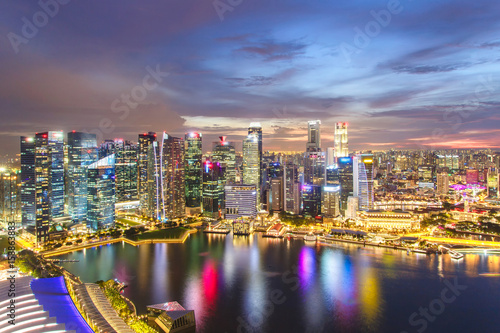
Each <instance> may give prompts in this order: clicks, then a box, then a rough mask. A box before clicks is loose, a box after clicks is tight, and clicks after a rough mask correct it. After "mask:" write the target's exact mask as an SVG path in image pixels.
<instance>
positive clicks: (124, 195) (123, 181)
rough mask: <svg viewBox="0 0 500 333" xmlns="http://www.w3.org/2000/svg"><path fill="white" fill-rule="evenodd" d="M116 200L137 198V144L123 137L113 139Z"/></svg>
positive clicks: (122, 200)
mask: <svg viewBox="0 0 500 333" xmlns="http://www.w3.org/2000/svg"><path fill="white" fill-rule="evenodd" d="M113 150H114V154H115V176H116V178H115V184H116V202H124V201H132V200H137V198H138V196H137V181H138V175H137V171H138V164H137V145H136V144H134V143H132V142H130V141H127V140H123V139H115V141H114V149H113Z"/></svg>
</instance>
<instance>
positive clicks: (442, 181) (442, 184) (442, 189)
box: [437, 172, 450, 195]
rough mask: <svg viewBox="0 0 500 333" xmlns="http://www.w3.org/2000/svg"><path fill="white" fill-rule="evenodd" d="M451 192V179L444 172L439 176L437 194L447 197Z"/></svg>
mask: <svg viewBox="0 0 500 333" xmlns="http://www.w3.org/2000/svg"><path fill="white" fill-rule="evenodd" d="M449 190H450V177H449V176H448V174H447V173H445V172H443V173H440V174H438V175H437V193H438V194H439V195H447V194H448V191H449Z"/></svg>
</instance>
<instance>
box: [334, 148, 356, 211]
mask: <svg viewBox="0 0 500 333" xmlns="http://www.w3.org/2000/svg"><path fill="white" fill-rule="evenodd" d="M353 168H354V165H353V158H352V157H341V158H339V159H338V160H337V174H338V184H339V185H340V211H341V212H342V213H343V214H345V213H346V210H347V203H348V198H349V197H351V196H353V195H354V178H353V172H354V169H353ZM334 179H335V177H334ZM336 183H337V180H332V185H336Z"/></svg>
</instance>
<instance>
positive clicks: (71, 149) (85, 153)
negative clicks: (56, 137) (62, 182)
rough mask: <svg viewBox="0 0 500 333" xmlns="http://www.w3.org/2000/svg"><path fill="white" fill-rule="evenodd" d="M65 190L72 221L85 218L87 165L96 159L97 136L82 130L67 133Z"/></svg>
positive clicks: (83, 220)
mask: <svg viewBox="0 0 500 333" xmlns="http://www.w3.org/2000/svg"><path fill="white" fill-rule="evenodd" d="M67 146H68V155H67V160H68V162H67V174H66V175H67V181H66V184H67V191H66V193H67V194H66V196H67V197H68V199H67V203H68V214H69V215H70V216H71V219H72V220H73V221H74V222H85V221H86V219H87V181H88V179H87V172H88V170H87V167H88V166H89V165H90V164H92V163H94V162H95V161H97V137H96V135H95V134H90V133H82V132H74V131H73V132H69V133H68V140H67Z"/></svg>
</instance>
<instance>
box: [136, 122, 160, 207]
mask: <svg viewBox="0 0 500 333" xmlns="http://www.w3.org/2000/svg"><path fill="white" fill-rule="evenodd" d="M155 141H156V133H155V132H148V133H142V134H139V147H138V151H137V195H138V197H139V210H140V212H141V214H142V215H146V214H147V210H148V177H149V175H148V169H149V166H148V148H149V146H150V145H151V144H152V143H153V142H155Z"/></svg>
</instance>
